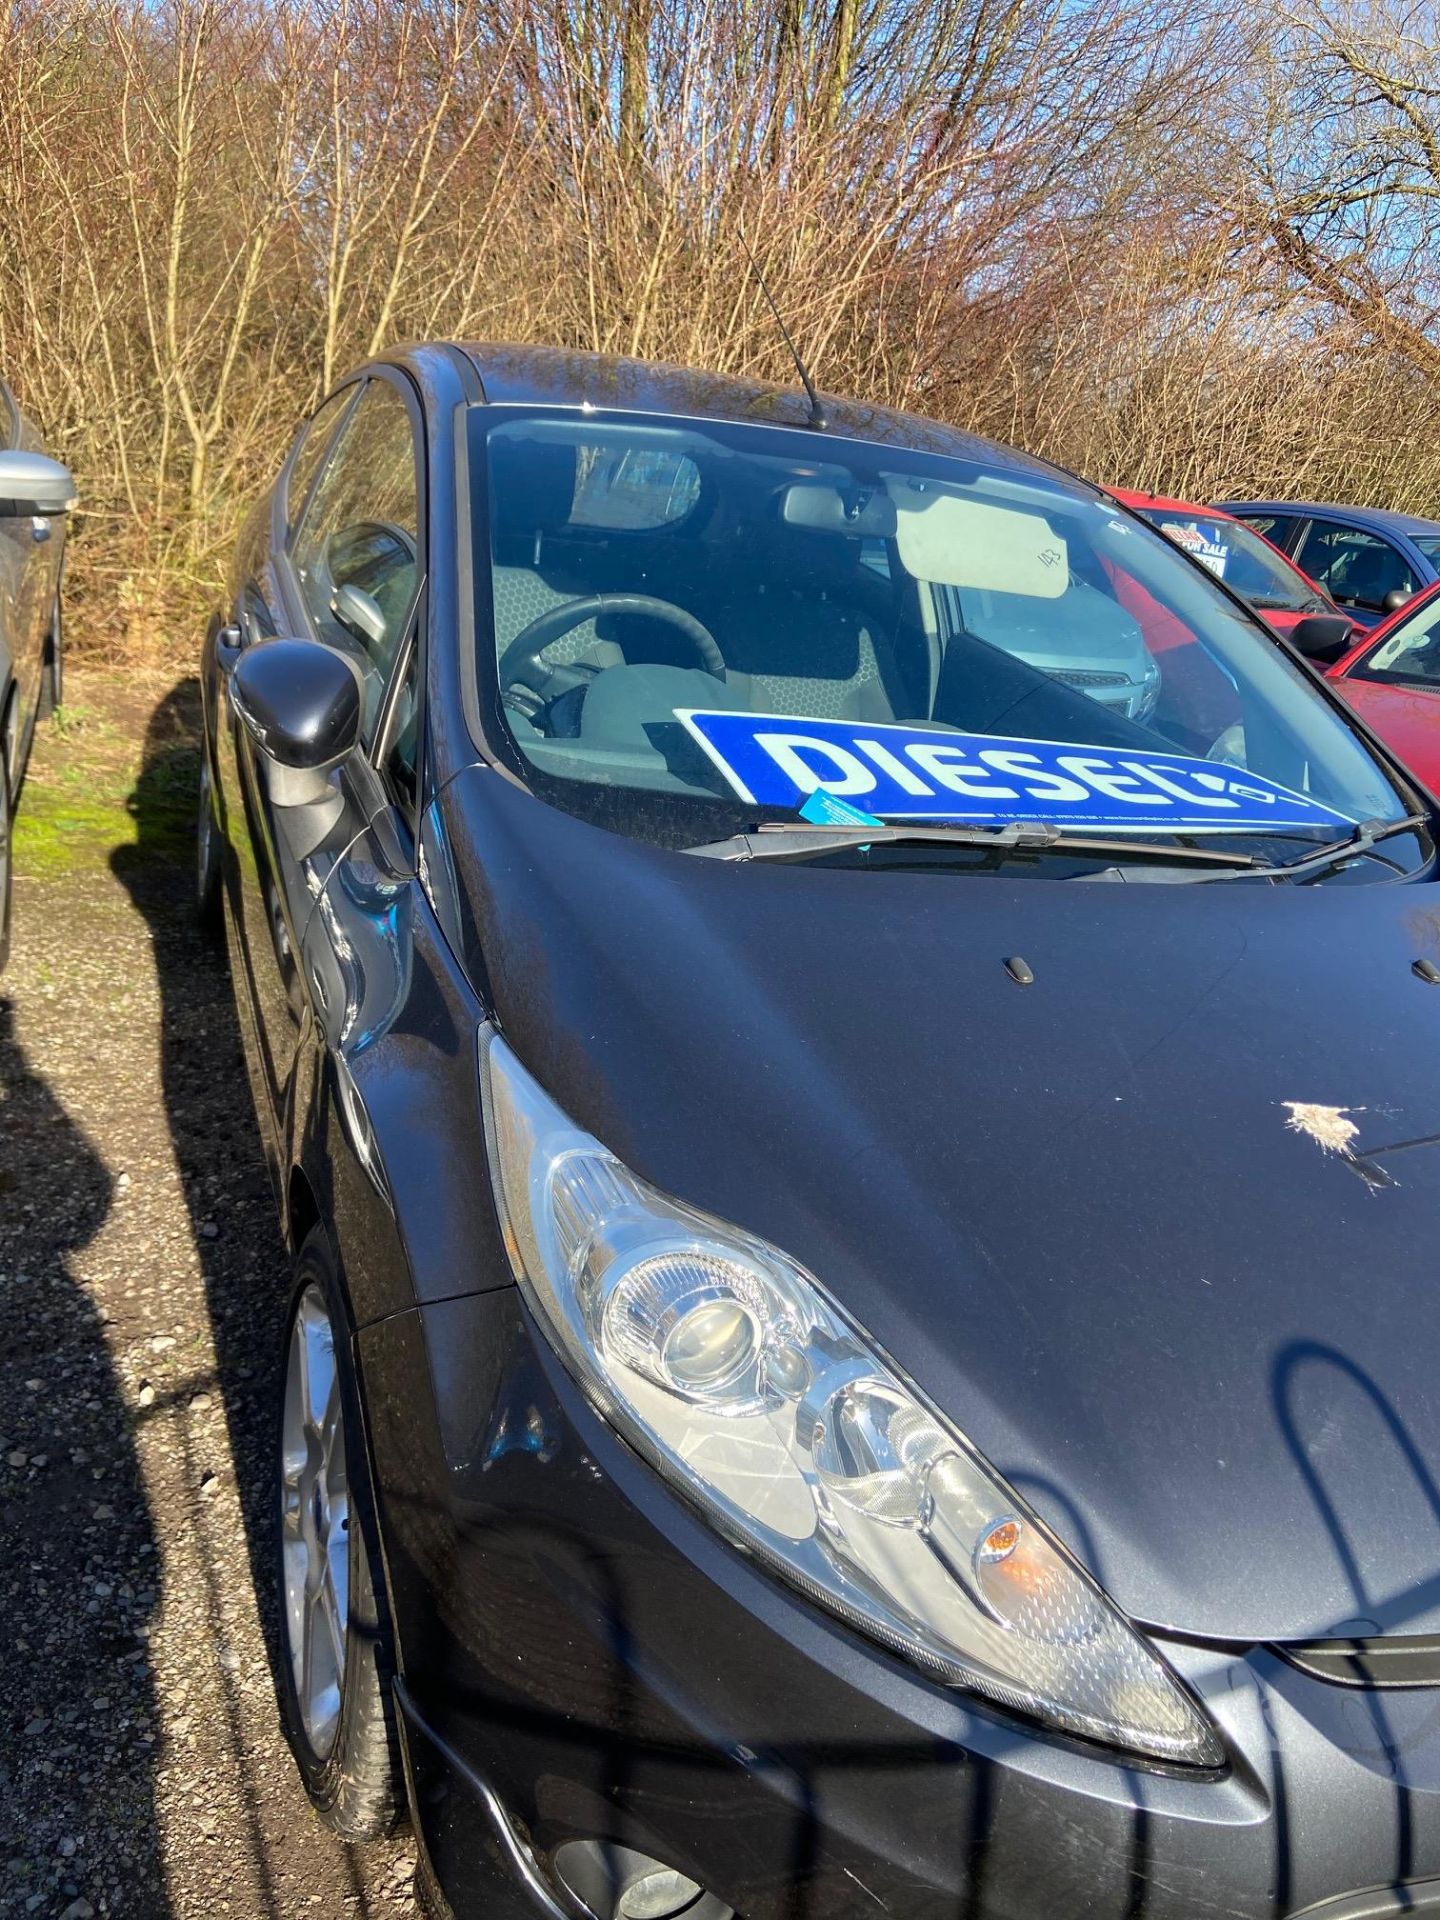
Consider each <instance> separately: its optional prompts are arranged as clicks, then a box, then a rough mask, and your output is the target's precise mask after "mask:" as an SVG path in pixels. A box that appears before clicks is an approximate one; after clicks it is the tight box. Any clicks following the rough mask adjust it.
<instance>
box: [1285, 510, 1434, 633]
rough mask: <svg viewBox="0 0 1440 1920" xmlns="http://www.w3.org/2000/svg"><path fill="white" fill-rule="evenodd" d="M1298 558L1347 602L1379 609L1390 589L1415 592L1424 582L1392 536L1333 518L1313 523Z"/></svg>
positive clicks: (1335, 597) (1336, 597)
mask: <svg viewBox="0 0 1440 1920" xmlns="http://www.w3.org/2000/svg"><path fill="white" fill-rule="evenodd" d="M1298 558H1299V563H1300V565H1301V566H1302V567H1303V568H1304V570H1305V572H1306V573H1308V574H1309V576H1310V578H1311V579H1312V580H1314V581H1317V582H1318V583H1319V585H1321V586H1322V587H1324V589H1325V591H1326V592H1327V593H1328V594H1329V595H1330V598H1331V599H1332V600H1334V601H1336V602H1337V603H1338V604H1339V605H1340V606H1342V607H1365V608H1366V609H1367V610H1369V611H1371V612H1374V613H1379V612H1380V610H1381V609H1382V608H1383V606H1384V604H1385V596H1386V594H1387V593H1413V592H1414V591H1415V589H1416V587H1417V586H1418V585H1419V582H1418V581H1417V580H1416V578H1415V576H1414V574H1413V573H1412V572H1411V571H1410V568H1409V566H1408V565H1407V564H1406V562H1405V559H1404V557H1403V556H1402V555H1401V554H1399V553H1397V551H1396V550H1395V548H1394V547H1392V546H1391V545H1390V542H1389V541H1388V540H1382V539H1381V538H1380V536H1379V534H1377V533H1365V532H1363V531H1362V530H1361V529H1360V528H1359V527H1342V526H1340V525H1339V524H1338V522H1336V521H1333V520H1315V521H1312V522H1311V525H1310V531H1309V532H1308V533H1307V534H1306V536H1305V544H1304V546H1303V547H1302V548H1301V549H1300V553H1299V556H1298Z"/></svg>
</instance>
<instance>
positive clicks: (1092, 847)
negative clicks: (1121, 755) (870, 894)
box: [687, 820, 1260, 869]
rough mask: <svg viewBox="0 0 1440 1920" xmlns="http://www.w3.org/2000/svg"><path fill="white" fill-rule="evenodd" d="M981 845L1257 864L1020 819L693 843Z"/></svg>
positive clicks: (719, 852)
mask: <svg viewBox="0 0 1440 1920" xmlns="http://www.w3.org/2000/svg"><path fill="white" fill-rule="evenodd" d="M931 845H935V846H950V847H979V848H982V849H985V850H990V849H995V850H998V851H1001V852H1009V851H1017V852H1022V853H1049V852H1052V851H1053V852H1055V853H1059V854H1069V853H1076V854H1095V855H1097V856H1099V857H1101V858H1104V859H1111V858H1113V857H1114V856H1116V855H1117V854H1123V855H1125V856H1126V857H1127V858H1130V859H1137V860H1161V861H1164V862H1165V863H1166V864H1171V865H1173V864H1177V863H1194V864H1196V865H1199V866H1207V867H1233V868H1237V869H1242V868H1252V869H1253V868H1259V864H1260V863H1259V862H1258V861H1257V860H1256V859H1255V857H1254V855H1253V854H1249V853H1226V852H1218V851H1212V850H1210V849H1209V848H1205V847H1181V846H1172V845H1168V844H1165V843H1163V842H1157V841H1154V840H1123V839H1120V838H1118V837H1112V836H1111V835H1109V834H1073V833H1062V832H1061V831H1060V829H1059V828H1058V827H1052V826H1049V825H1048V824H1046V823H1045V822H1043V821H1033V820H1017V821H1013V822H1012V823H1011V824H1010V825H1008V826H1004V827H964V826H933V827H932V826H926V825H924V824H923V823H919V822H907V823H906V824H904V825H901V826H877V827H872V826H855V827H851V826H831V825H824V824H822V825H819V826H808V825H806V824H805V823H804V822H803V821H793V820H763V821H761V823H760V825H759V826H758V827H756V828H755V830H754V831H753V832H752V833H736V834H732V835H731V836H730V838H729V839H728V840H712V841H708V842H707V843H705V844H704V845H702V846H698V847H690V848H688V849H687V851H688V852H690V853H698V854H701V855H703V856H704V857H705V858H707V859H711V860H809V859H812V858H813V857H814V856H815V855H816V854H817V853H829V852H831V851H833V850H834V849H836V848H843V847H884V846H892V847H893V846H931Z"/></svg>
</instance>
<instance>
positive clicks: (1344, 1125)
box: [1280, 1100, 1360, 1154]
mask: <svg viewBox="0 0 1440 1920" xmlns="http://www.w3.org/2000/svg"><path fill="white" fill-rule="evenodd" d="M1280 1104H1281V1106H1282V1107H1286V1108H1288V1109H1289V1113H1290V1118H1289V1119H1288V1120H1287V1121H1286V1122H1285V1124H1286V1126H1287V1127H1289V1128H1291V1130H1292V1131H1293V1132H1295V1133H1307V1134H1309V1136H1310V1138H1311V1139H1312V1140H1313V1141H1315V1143H1316V1145H1317V1146H1319V1147H1320V1148H1321V1149H1322V1150H1323V1151H1324V1152H1326V1153H1343V1154H1348V1153H1349V1152H1350V1142H1351V1141H1352V1140H1353V1139H1354V1138H1355V1137H1356V1135H1357V1134H1358V1133H1359V1131H1360V1129H1359V1127H1357V1126H1356V1124H1355V1122H1354V1121H1353V1120H1351V1119H1349V1118H1347V1116H1348V1115H1349V1114H1350V1113H1351V1112H1352V1111H1360V1109H1352V1108H1350V1107H1325V1106H1321V1105H1320V1104H1319V1103H1318V1102H1317V1101H1313V1100H1282V1101H1281V1102H1280Z"/></svg>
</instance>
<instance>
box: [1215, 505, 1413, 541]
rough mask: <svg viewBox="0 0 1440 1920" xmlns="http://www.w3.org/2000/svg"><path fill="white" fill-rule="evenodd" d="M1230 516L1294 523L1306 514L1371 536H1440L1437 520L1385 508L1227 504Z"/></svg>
mask: <svg viewBox="0 0 1440 1920" xmlns="http://www.w3.org/2000/svg"><path fill="white" fill-rule="evenodd" d="M1226 511H1227V512H1229V513H1277V514H1278V513H1283V514H1289V515H1291V516H1293V517H1294V518H1296V519H1299V518H1302V517H1303V516H1305V515H1307V514H1316V515H1323V516H1324V517H1325V518H1326V519H1329V520H1346V521H1348V522H1349V523H1350V525H1351V526H1355V527H1363V528H1365V529H1367V530H1368V531H1371V532H1374V533H1400V534H1407V533H1408V534H1414V533H1427V534H1428V533H1440V520H1426V519H1423V518H1422V517H1421V516H1420V515H1419V514H1416V513H1395V512H1392V511H1391V510H1390V509H1389V508H1388V507H1347V506H1339V505H1334V504H1332V503H1331V502H1329V501H1325V500H1229V501H1227V502H1226Z"/></svg>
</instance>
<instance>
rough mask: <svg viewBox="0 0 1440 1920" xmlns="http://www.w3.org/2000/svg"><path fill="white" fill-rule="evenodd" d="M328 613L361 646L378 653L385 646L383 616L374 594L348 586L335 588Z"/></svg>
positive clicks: (348, 584) (360, 588) (361, 588)
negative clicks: (368, 647) (373, 649)
mask: <svg viewBox="0 0 1440 1920" xmlns="http://www.w3.org/2000/svg"><path fill="white" fill-rule="evenodd" d="M330 611H331V612H332V613H333V614H334V616H335V618H336V619H337V620H338V621H339V622H340V624H341V626H342V627H344V629H345V631H346V632H347V633H353V634H354V636H355V638H356V639H357V640H358V641H359V642H360V644H361V645H362V646H370V647H374V648H375V649H376V651H377V652H378V651H379V650H380V649H381V648H382V647H383V646H384V645H385V615H384V614H383V613H382V612H381V611H380V602H379V601H378V600H377V599H376V598H375V596H374V594H372V593H366V591H365V589H364V588H363V587H357V586H353V585H351V584H350V582H349V581H347V582H346V584H345V585H344V586H343V587H337V588H336V589H335V591H334V593H332V594H331V596H330Z"/></svg>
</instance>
